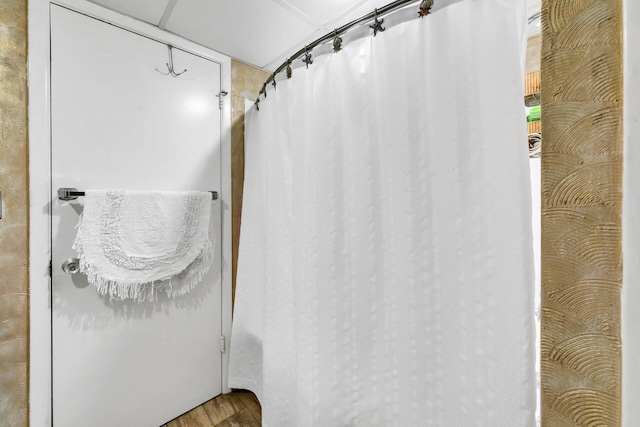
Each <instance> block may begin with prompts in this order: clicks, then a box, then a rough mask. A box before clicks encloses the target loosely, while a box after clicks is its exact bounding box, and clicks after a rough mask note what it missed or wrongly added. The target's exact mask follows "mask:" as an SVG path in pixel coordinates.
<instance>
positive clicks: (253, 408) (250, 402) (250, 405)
mask: <svg viewBox="0 0 640 427" xmlns="http://www.w3.org/2000/svg"><path fill="white" fill-rule="evenodd" d="M234 394H237V395H238V398H239V399H240V400H241V401H242V402H243V403H244V405H245V406H246V407H247V409H248V410H249V412H251V415H253V417H254V418H255V419H256V420H258V421H259V422H260V423H262V407H261V406H260V402H259V401H258V398H257V397H256V395H255V394H253V393H251V392H250V391H242V392H237V393H234Z"/></svg>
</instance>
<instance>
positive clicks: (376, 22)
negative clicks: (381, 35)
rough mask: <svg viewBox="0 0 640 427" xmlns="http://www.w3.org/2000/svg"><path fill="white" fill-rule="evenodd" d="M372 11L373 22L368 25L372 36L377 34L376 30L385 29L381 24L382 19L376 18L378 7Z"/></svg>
mask: <svg viewBox="0 0 640 427" xmlns="http://www.w3.org/2000/svg"><path fill="white" fill-rule="evenodd" d="M374 12H375V20H374V21H373V24H371V25H369V28H371V29H372V30H373V37H375V36H376V35H377V34H378V31H380V32H382V31H384V30H385V28H384V27H383V26H382V23H383V22H384V19H378V8H376V9H375V11H374Z"/></svg>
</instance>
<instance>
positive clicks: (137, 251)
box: [73, 190, 212, 301]
mask: <svg viewBox="0 0 640 427" xmlns="http://www.w3.org/2000/svg"><path fill="white" fill-rule="evenodd" d="M84 200H85V205H84V212H83V213H82V216H81V218H80V223H79V224H78V234H77V236H76V239H75V242H74V244H73V249H75V250H76V251H77V252H78V255H79V258H80V271H81V272H82V273H84V274H86V275H87V278H88V280H89V283H91V284H93V285H94V286H95V287H96V289H97V290H98V292H99V293H100V294H102V295H109V296H110V297H112V298H115V299H133V300H136V301H145V300H147V301H153V300H155V298H156V294H157V292H158V291H159V290H161V291H164V292H166V293H167V295H168V296H170V297H175V296H180V295H184V294H185V293H187V292H189V291H190V290H192V289H193V288H194V287H195V285H197V284H198V283H199V282H200V281H201V280H202V278H203V277H204V275H205V274H206V273H207V271H208V270H209V268H210V267H211V261H212V244H211V238H210V236H209V221H210V214H211V193H208V192H198V191H189V192H147V191H124V190H87V191H86V193H85V199H84Z"/></svg>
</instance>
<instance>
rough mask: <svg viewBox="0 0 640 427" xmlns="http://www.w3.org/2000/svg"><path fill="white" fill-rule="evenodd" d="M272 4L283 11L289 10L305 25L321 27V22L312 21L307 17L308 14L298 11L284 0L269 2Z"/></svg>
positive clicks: (312, 19)
mask: <svg viewBox="0 0 640 427" xmlns="http://www.w3.org/2000/svg"><path fill="white" fill-rule="evenodd" d="M271 1H272V2H273V3H276V4H278V5H280V6H282V7H284V8H285V9H287V10H289V12H291V13H293V14H294V15H296V16H297V17H298V18H300V19H302V20H303V21H305V22H306V23H307V24H310V25H313V26H316V27H317V26H322V22H320V21H318V20H317V19H314V18H313V17H311V16H309V15H308V14H306V13H304V12H303V11H301V10H300V9H298V8H297V7H295V6H294V5H292V4H291V3H289V2H288V1H286V0H271Z"/></svg>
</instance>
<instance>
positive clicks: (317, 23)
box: [89, 0, 540, 70]
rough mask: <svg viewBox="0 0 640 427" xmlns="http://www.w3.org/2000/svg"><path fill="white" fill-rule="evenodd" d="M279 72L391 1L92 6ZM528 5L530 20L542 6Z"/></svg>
mask: <svg viewBox="0 0 640 427" xmlns="http://www.w3.org/2000/svg"><path fill="white" fill-rule="evenodd" d="M89 1H91V2H93V3H97V4H100V5H102V6H104V7H107V8H108V9H111V10H115V11H117V12H120V13H122V14H124V15H129V16H132V17H134V18H137V19H140V20H142V21H145V22H148V23H149V24H152V25H156V26H159V27H161V28H164V29H166V30H167V31H170V32H172V33H175V34H178V35H180V36H182V37H184V38H187V39H189V40H192V41H194V42H196V43H198V44H201V45H203V46H206V47H209V48H211V49H213V50H216V51H218V52H221V53H224V54H226V55H228V56H230V57H232V58H235V59H238V60H240V61H243V62H246V63H248V64H251V65H254V66H257V67H259V68H264V69H266V70H274V69H275V68H277V67H278V66H279V65H280V64H281V63H282V62H284V61H285V60H286V58H287V57H288V56H289V55H291V54H292V53H294V52H296V51H298V50H299V49H300V48H301V47H302V46H303V45H304V44H305V43H310V42H312V41H314V40H316V39H317V38H319V37H321V36H324V35H325V34H327V33H328V32H330V31H332V30H333V29H334V28H337V27H340V26H341V25H344V24H345V23H347V22H350V21H352V20H354V19H356V18H358V17H360V16H362V15H364V14H366V13H369V12H371V11H373V9H374V8H376V7H377V8H380V7H382V6H384V5H386V4H388V3H390V1H391V0H322V1H319V0H89ZM527 1H528V7H527V9H528V12H529V14H528V16H530V15H531V14H532V11H535V10H536V9H538V10H539V8H540V0H527Z"/></svg>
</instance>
